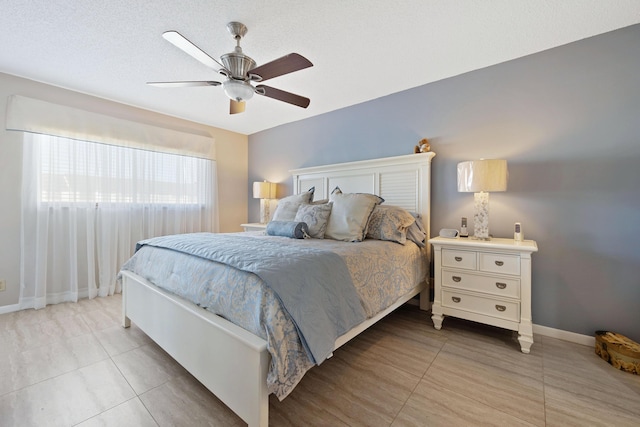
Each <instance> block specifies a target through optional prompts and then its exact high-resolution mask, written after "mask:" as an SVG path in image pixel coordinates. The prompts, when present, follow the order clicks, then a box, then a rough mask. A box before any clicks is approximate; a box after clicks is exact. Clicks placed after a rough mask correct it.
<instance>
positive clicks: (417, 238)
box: [407, 212, 427, 248]
mask: <svg viewBox="0 0 640 427" xmlns="http://www.w3.org/2000/svg"><path fill="white" fill-rule="evenodd" d="M410 214H411V215H412V216H413V217H414V218H415V219H416V220H415V221H414V222H413V224H411V225H410V226H409V228H408V229H407V239H408V240H411V241H412V242H413V243H415V244H416V245H418V246H420V247H421V248H424V247H425V240H427V232H426V231H425V229H424V227H423V226H422V215H420V214H419V213H416V212H410Z"/></svg>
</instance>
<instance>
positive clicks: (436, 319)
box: [431, 301, 444, 330]
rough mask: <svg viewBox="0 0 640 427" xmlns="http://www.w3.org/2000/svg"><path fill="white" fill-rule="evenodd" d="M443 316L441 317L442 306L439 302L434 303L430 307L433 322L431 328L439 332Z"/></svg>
mask: <svg viewBox="0 0 640 427" xmlns="http://www.w3.org/2000/svg"><path fill="white" fill-rule="evenodd" d="M443 319H444V316H443V315H442V306H441V305H440V301H435V302H434V303H433V305H432V306H431V320H432V321H433V327H434V328H436V329H438V330H440V329H442V320H443Z"/></svg>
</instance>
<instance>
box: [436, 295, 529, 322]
mask: <svg viewBox="0 0 640 427" xmlns="http://www.w3.org/2000/svg"><path fill="white" fill-rule="evenodd" d="M442 306H443V307H448V308H455V309H457V310H464V311H469V312H472V313H476V314H481V315H484V316H491V317H496V318H498V319H504V320H511V321H514V322H518V321H520V304H519V303H518V302H513V301H503V300H500V299H493V298H485V297H480V296H477V295H470V294H466V293H463V292H455V291H451V290H448V289H443V290H442ZM445 313H446V312H445Z"/></svg>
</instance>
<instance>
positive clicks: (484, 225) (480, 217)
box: [473, 191, 490, 240]
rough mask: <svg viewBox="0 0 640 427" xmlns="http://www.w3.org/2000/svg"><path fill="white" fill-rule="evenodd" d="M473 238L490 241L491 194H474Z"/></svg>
mask: <svg viewBox="0 0 640 427" xmlns="http://www.w3.org/2000/svg"><path fill="white" fill-rule="evenodd" d="M473 207H474V214H473V237H474V239H478V240H489V239H490V237H489V193H487V192H486V191H481V192H479V193H474V194H473Z"/></svg>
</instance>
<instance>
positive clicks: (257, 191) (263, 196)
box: [253, 181, 276, 224]
mask: <svg viewBox="0 0 640 427" xmlns="http://www.w3.org/2000/svg"><path fill="white" fill-rule="evenodd" d="M253 198H254V199H260V223H261V224H266V223H268V222H269V217H270V216H271V215H270V212H269V208H270V203H271V200H270V199H275V198H276V185H275V184H274V183H272V182H267V181H263V182H254V183H253Z"/></svg>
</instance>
